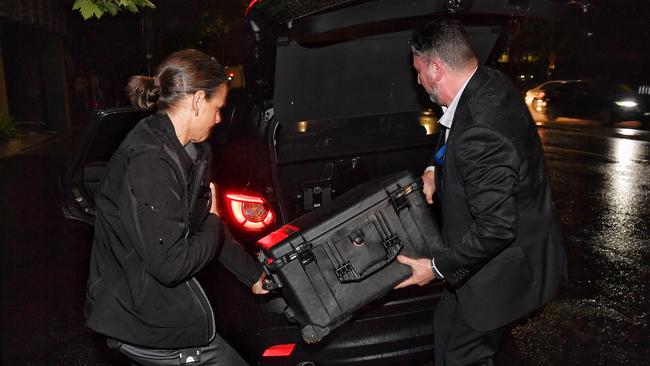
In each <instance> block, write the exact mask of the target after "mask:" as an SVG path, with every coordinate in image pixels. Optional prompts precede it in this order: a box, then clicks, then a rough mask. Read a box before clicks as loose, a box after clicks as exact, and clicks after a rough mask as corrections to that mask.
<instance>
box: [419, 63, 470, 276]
mask: <svg viewBox="0 0 650 366" xmlns="http://www.w3.org/2000/svg"><path fill="white" fill-rule="evenodd" d="M477 69H478V68H476V69H474V71H472V74H471V75H470V76H469V77H468V78H467V80H465V82H464V83H463V85H462V86H461V87H460V89H459V90H458V93H456V95H455V96H454V99H452V101H451V103H449V106H447V107H445V106H441V107H442V116H440V119H439V120H438V123H440V124H441V125H443V126H445V127H446V128H445V142H447V137H449V131H451V125H452V124H453V122H454V115H455V114H456V108H457V107H458V101H459V100H460V96H461V95H463V91H465V87H466V86H467V83H469V80H470V79H471V78H472V76H474V73H476V70H477ZM435 169H436V167H434V166H428V167H427V168H426V169H425V170H424V172H425V173H426V172H427V171H432V172H434V174H435ZM431 266H432V267H433V269H434V270H435V271H436V273H437V274H438V276H439V277H440V278H445V277H444V276H443V275H442V273H440V271H438V268H437V267H436V261H435V258H431Z"/></svg>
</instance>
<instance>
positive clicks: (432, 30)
mask: <svg viewBox="0 0 650 366" xmlns="http://www.w3.org/2000/svg"><path fill="white" fill-rule="evenodd" d="M411 51H412V52H413V54H415V55H416V56H420V57H425V58H426V59H427V60H431V59H434V58H438V59H440V60H442V62H444V63H445V64H447V65H448V66H449V67H451V68H452V69H462V68H464V67H466V66H468V65H469V64H470V63H471V62H472V61H473V60H475V59H476V58H477V57H476V50H475V49H474V45H473V44H472V40H471V38H470V37H469V34H467V31H466V30H465V28H464V27H463V25H462V24H461V23H460V22H459V21H457V20H454V19H436V20H434V21H432V22H430V23H429V24H427V25H426V26H425V27H424V28H422V29H419V30H416V31H414V32H413V35H412V36H411Z"/></svg>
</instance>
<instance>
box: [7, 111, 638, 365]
mask: <svg viewBox="0 0 650 366" xmlns="http://www.w3.org/2000/svg"><path fill="white" fill-rule="evenodd" d="M540 135H541V136H542V138H543V141H544V144H545V154H546V158H547V163H548V165H549V170H550V173H551V181H552V186H553V192H554V199H555V203H556V208H557V210H558V212H559V214H560V217H561V220H562V224H563V228H564V233H565V237H566V239H567V251H568V255H569V275H570V281H569V282H568V283H567V284H566V285H565V286H564V287H563V289H562V291H561V294H560V296H559V297H558V298H557V299H555V300H554V301H552V302H551V303H550V304H549V305H548V306H546V307H545V308H544V309H542V310H541V311H540V312H539V313H538V314H534V315H533V316H531V317H530V319H528V321H525V322H522V323H520V324H518V325H517V326H515V327H514V328H513V330H512V336H511V337H510V342H509V343H510V349H508V350H506V353H508V355H506V356H505V357H504V356H502V357H501V359H504V360H507V361H506V363H508V364H518V365H580V366H583V365H584V366H587V365H650V361H649V360H650V336H649V334H650V332H649V329H648V321H649V319H648V318H649V315H648V314H650V305H649V300H650V294H649V293H648V282H649V281H650V265H649V263H650V250H649V248H650V227H649V221H650V142H649V141H650V136H649V131H644V130H639V129H638V128H635V127H633V128H627V127H626V126H615V127H609V128H599V127H597V126H591V125H589V124H586V125H585V124H572V125H570V126H568V127H567V125H565V124H559V123H558V124H556V125H554V126H551V128H546V127H542V128H540ZM71 146H72V143H71V140H61V141H58V142H57V143H56V144H53V145H49V146H47V147H46V148H44V149H41V150H38V151H32V152H30V153H29V154H23V155H18V156H14V157H11V158H8V159H4V160H0V172H1V173H0V174H1V176H2V178H1V179H0V207H2V209H1V210H0V291H1V293H2V297H1V299H0V310H1V311H0V346H1V348H0V364H2V365H127V364H128V362H126V361H125V359H123V358H122V357H121V356H119V355H117V354H115V353H114V352H112V351H109V350H108V349H107V348H106V346H105V343H104V341H103V339H102V337H100V336H98V335H96V334H94V333H92V332H91V331H90V330H88V329H86V328H85V327H84V326H83V289H84V283H85V279H86V274H87V266H88V253H89V247H90V240H91V235H92V230H91V228H90V227H89V226H88V225H86V224H83V223H80V222H75V221H70V220H65V219H63V215H62V211H61V208H60V202H59V198H58V197H59V196H58V186H57V185H58V178H57V177H58V176H59V175H60V174H61V172H62V171H63V168H64V165H65V159H66V157H67V156H68V154H69V153H70V150H71ZM510 353H512V354H510Z"/></svg>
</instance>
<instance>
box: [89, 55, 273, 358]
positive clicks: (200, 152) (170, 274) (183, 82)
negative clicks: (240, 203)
mask: <svg viewBox="0 0 650 366" xmlns="http://www.w3.org/2000/svg"><path fill="white" fill-rule="evenodd" d="M226 80H227V79H226V75H225V73H224V70H223V68H222V67H221V65H219V63H217V61H216V60H215V59H214V58H212V57H209V56H207V55H205V54H204V53H202V52H200V51H197V50H183V51H179V52H176V53H174V54H172V55H170V56H169V57H168V58H167V59H166V60H165V61H163V63H162V64H161V65H160V66H159V68H158V72H157V73H156V75H155V76H154V77H146V76H134V77H132V78H131V79H130V80H129V83H128V86H127V87H126V91H127V94H128V95H129V98H130V99H131V101H132V103H133V104H134V105H136V106H138V107H140V108H143V109H147V110H150V111H152V112H155V113H154V114H153V115H151V116H150V117H147V118H145V119H143V120H142V121H140V122H139V123H138V124H137V126H136V127H135V128H134V129H133V130H132V131H131V132H130V133H129V134H128V136H127V137H126V138H125V140H124V141H123V142H122V144H121V145H120V147H119V148H118V149H117V151H116V152H115V154H114V155H113V157H112V158H111V160H110V161H109V163H108V165H107V168H106V172H107V174H106V177H105V178H104V180H103V182H102V184H101V188H100V190H99V191H98V194H97V197H96V207H97V215H96V220H95V236H94V240H93V247H92V253H91V260H90V272H89V276H88V282H87V287H86V306H85V317H86V324H87V325H88V326H89V327H90V328H91V329H93V330H95V331H97V332H99V333H101V334H104V335H105V336H107V337H108V341H107V342H108V344H109V346H110V347H111V348H115V349H119V351H120V352H122V353H123V354H125V355H126V356H128V357H129V358H130V359H131V360H132V361H133V362H134V363H135V364H139V365H178V364H179V362H180V364H185V363H192V364H193V365H194V364H196V365H246V363H245V362H244V360H243V359H242V358H241V357H240V356H239V355H238V354H237V353H236V352H235V351H234V350H233V349H232V348H231V347H230V346H229V345H228V344H227V343H226V342H225V341H224V340H223V339H222V338H221V337H220V336H219V335H218V334H216V332H215V324H214V314H213V313H212V308H211V306H210V303H209V302H208V299H207V297H206V295H205V293H204V292H203V290H202V289H201V286H200V285H199V283H198V282H197V281H196V279H195V278H194V277H195V275H196V274H197V273H198V272H199V271H200V270H201V269H202V268H203V267H205V266H206V265H207V264H208V263H209V262H210V261H211V260H212V258H213V257H217V258H218V260H219V261H220V262H221V263H222V264H223V265H224V266H225V267H226V268H228V269H229V270H230V271H231V272H232V273H233V274H235V276H236V277H237V278H238V279H239V280H240V281H241V282H243V283H244V284H245V285H246V286H248V287H250V288H251V290H252V292H253V293H255V294H263V293H266V291H265V290H264V289H263V288H262V283H263V281H264V274H263V273H264V272H263V271H262V269H261V267H260V266H259V264H258V263H257V262H256V261H254V260H253V258H252V257H251V256H250V255H248V254H247V253H246V252H245V250H244V249H243V247H241V245H239V244H238V243H237V242H235V241H234V240H233V239H232V237H231V235H230V233H229V232H228V231H227V229H226V227H225V226H224V225H223V224H222V223H221V221H220V220H219V217H218V216H217V208H216V202H215V197H214V196H215V190H214V185H213V184H212V183H210V182H209V176H210V175H209V174H208V170H209V166H210V157H211V151H210V146H209V144H208V143H207V142H205V141H206V140H207V139H208V137H209V136H210V133H211V131H212V128H213V127H214V125H215V124H217V123H219V122H220V120H221V116H220V115H219V109H220V108H221V107H222V106H223V104H224V102H225V99H226V94H227V86H226Z"/></svg>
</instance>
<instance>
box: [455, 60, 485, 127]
mask: <svg viewBox="0 0 650 366" xmlns="http://www.w3.org/2000/svg"><path fill="white" fill-rule="evenodd" d="M489 78H490V74H489V72H488V69H487V68H485V67H483V66H479V67H478V69H476V71H475V72H474V75H472V77H471V78H470V79H469V82H468V83H467V86H465V90H463V94H462V95H461V96H460V100H459V101H458V105H457V106H456V112H455V113H454V121H453V122H452V123H453V124H455V125H458V123H456V122H457V119H458V118H457V117H458V116H461V115H463V114H464V112H465V109H466V107H467V104H468V103H469V102H470V100H471V99H472V97H473V96H474V95H476V94H477V93H478V91H479V90H480V89H481V87H482V86H483V85H484V84H485V83H486V82H487V81H488V79H489ZM459 122H461V121H459ZM456 129H458V126H456ZM453 132H454V129H453V128H452V129H450V130H449V136H448V138H447V140H449V139H450V138H451V135H452V134H453Z"/></svg>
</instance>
